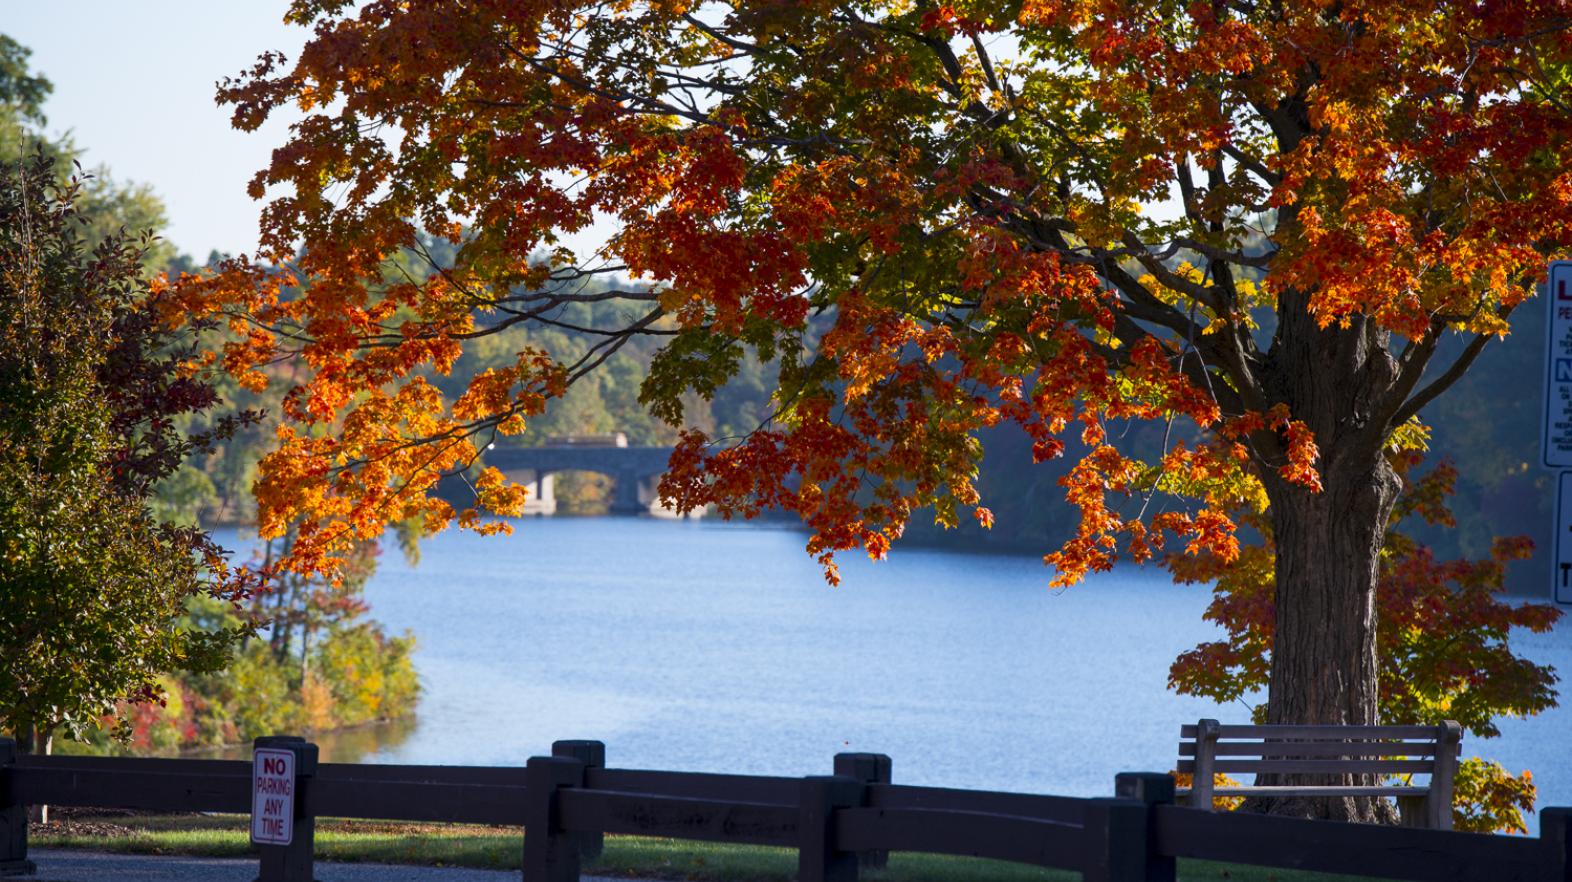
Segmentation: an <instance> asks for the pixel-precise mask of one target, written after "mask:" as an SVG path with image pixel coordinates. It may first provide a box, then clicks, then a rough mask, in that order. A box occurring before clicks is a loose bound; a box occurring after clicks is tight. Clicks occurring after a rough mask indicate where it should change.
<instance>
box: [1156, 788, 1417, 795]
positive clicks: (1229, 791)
mask: <svg viewBox="0 0 1572 882" xmlns="http://www.w3.org/2000/svg"><path fill="white" fill-rule="evenodd" d="M1189 792H1190V788H1188V787H1178V788H1175V789H1174V793H1176V794H1179V795H1181V796H1183V795H1187V794H1189ZM1429 792H1430V788H1428V787H1293V786H1289V785H1262V786H1260V787H1255V786H1246V787H1214V788H1213V789H1212V793H1213V795H1215V796H1424V795H1426V794H1428V793H1429Z"/></svg>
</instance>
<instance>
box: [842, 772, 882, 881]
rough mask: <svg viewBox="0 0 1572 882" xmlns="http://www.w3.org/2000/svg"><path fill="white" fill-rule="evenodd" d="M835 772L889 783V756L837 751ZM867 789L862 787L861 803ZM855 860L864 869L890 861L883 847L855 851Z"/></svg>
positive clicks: (866, 798)
mask: <svg viewBox="0 0 1572 882" xmlns="http://www.w3.org/2000/svg"><path fill="white" fill-rule="evenodd" d="M835 774H836V775H839V776H841V777H845V778H856V779H857V780H858V781H861V782H862V783H863V784H865V785H867V784H888V783H890V758H889V757H888V756H886V755H884V754H882V753H837V754H836V755H835ZM868 793H869V790H868V788H867V787H866V786H865V787H863V789H862V794H863V799H862V802H861V805H867V804H868ZM857 862H858V864H860V865H861V867H862V869H864V870H882V869H884V868H885V866H886V865H887V864H889V862H890V853H889V852H888V851H885V850H884V849H877V850H874V851H863V852H858V853H857Z"/></svg>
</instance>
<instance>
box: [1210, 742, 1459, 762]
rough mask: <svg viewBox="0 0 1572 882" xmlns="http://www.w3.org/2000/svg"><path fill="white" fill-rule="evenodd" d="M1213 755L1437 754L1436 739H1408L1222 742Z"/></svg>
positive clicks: (1360, 755)
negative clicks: (1416, 740) (1427, 740)
mask: <svg viewBox="0 0 1572 882" xmlns="http://www.w3.org/2000/svg"><path fill="white" fill-rule="evenodd" d="M1179 755H1180V756H1182V757H1192V756H1195V742H1194V741H1186V742H1183V743H1182V744H1180V745H1179ZM1212 755H1213V756H1219V757H1222V756H1258V757H1262V758H1263V759H1273V758H1280V757H1293V758H1298V757H1309V756H1330V757H1346V758H1349V759H1353V758H1357V757H1378V756H1396V757H1403V756H1410V757H1422V756H1435V755H1436V745H1435V742H1433V741H1431V742H1426V743H1417V742H1405V741H1219V742H1218V743H1217V747H1216V749H1215V750H1213V751H1212Z"/></svg>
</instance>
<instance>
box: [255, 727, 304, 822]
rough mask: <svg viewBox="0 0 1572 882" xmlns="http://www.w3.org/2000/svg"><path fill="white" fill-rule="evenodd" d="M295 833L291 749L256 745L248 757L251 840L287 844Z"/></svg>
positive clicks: (293, 774) (293, 755)
mask: <svg viewBox="0 0 1572 882" xmlns="http://www.w3.org/2000/svg"><path fill="white" fill-rule="evenodd" d="M294 837H295V752H294V751H292V750H275V749H273V748H268V747H260V748H257V750H256V752H255V753H254V754H252V757H251V841H252V842H258V843H263V844H265V845H288V844H289V843H290V842H291V841H292V840H293V839H294Z"/></svg>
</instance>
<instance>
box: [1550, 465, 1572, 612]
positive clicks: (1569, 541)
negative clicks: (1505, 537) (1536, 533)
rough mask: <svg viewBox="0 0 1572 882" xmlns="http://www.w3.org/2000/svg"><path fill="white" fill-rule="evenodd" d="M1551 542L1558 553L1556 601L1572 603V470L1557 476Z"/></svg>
mask: <svg viewBox="0 0 1572 882" xmlns="http://www.w3.org/2000/svg"><path fill="white" fill-rule="evenodd" d="M1550 544H1551V547H1552V548H1554V549H1555V555H1556V557H1555V563H1554V569H1553V570H1551V578H1552V579H1553V580H1554V582H1555V590H1554V592H1553V594H1554V596H1555V598H1556V603H1566V604H1572V472H1562V473H1561V474H1560V475H1558V476H1557V477H1556V535H1555V538H1554V539H1552V540H1551V542H1550Z"/></svg>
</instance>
